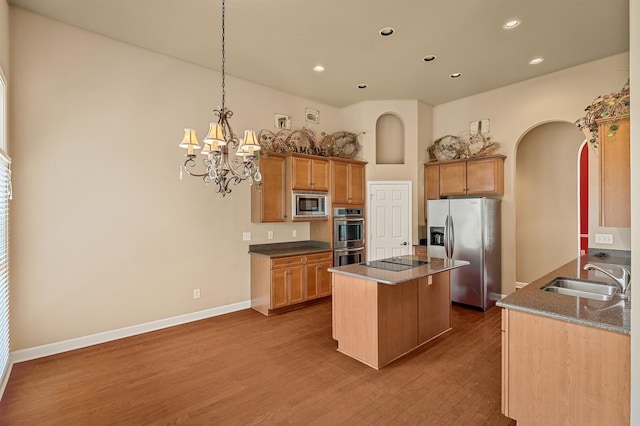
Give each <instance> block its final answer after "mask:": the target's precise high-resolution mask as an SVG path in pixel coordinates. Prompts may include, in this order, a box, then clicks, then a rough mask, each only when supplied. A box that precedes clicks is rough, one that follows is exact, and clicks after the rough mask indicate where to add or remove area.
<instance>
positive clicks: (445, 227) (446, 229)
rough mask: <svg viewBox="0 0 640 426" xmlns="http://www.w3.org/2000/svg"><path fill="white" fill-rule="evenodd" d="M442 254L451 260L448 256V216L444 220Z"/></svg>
mask: <svg viewBox="0 0 640 426" xmlns="http://www.w3.org/2000/svg"><path fill="white" fill-rule="evenodd" d="M444 254H445V256H446V257H447V259H450V258H451V256H450V255H449V215H447V218H446V219H445V220H444Z"/></svg>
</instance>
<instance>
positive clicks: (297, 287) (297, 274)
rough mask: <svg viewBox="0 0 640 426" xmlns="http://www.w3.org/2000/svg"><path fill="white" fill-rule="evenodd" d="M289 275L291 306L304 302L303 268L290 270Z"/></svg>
mask: <svg viewBox="0 0 640 426" xmlns="http://www.w3.org/2000/svg"><path fill="white" fill-rule="evenodd" d="M287 272H288V273H289V304H290V305H293V304H295V303H300V302H304V273H305V268H304V267H303V266H299V267H295V268H290V269H289V270H288V271H287Z"/></svg>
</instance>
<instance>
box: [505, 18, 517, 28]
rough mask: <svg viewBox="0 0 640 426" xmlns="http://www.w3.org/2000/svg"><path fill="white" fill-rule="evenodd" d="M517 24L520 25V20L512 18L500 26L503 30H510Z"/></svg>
mask: <svg viewBox="0 0 640 426" xmlns="http://www.w3.org/2000/svg"><path fill="white" fill-rule="evenodd" d="M518 25H520V20H519V19H512V20H511V21H507V22H505V23H504V25H503V26H502V28H504V29H505V30H510V29H512V28H515V27H517V26H518Z"/></svg>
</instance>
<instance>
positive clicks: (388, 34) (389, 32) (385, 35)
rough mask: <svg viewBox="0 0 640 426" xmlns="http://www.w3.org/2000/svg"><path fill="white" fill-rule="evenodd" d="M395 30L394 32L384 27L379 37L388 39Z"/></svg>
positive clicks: (390, 28)
mask: <svg viewBox="0 0 640 426" xmlns="http://www.w3.org/2000/svg"><path fill="white" fill-rule="evenodd" d="M395 32H396V30H394V29H393V28H392V27H384V28H382V29H381V30H380V35H381V36H382V37H389V36H390V35H392V34H393V33H395Z"/></svg>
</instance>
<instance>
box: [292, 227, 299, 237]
mask: <svg viewBox="0 0 640 426" xmlns="http://www.w3.org/2000/svg"><path fill="white" fill-rule="evenodd" d="M291 235H292V236H294V237H297V236H298V230H297V229H294V230H293V231H291Z"/></svg>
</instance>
